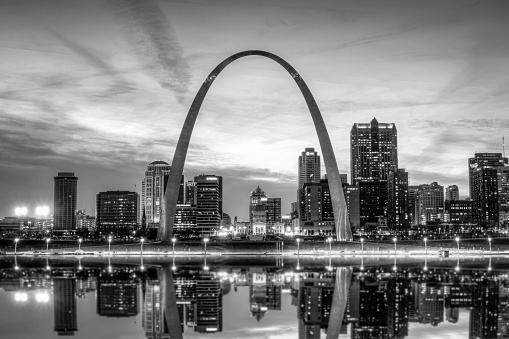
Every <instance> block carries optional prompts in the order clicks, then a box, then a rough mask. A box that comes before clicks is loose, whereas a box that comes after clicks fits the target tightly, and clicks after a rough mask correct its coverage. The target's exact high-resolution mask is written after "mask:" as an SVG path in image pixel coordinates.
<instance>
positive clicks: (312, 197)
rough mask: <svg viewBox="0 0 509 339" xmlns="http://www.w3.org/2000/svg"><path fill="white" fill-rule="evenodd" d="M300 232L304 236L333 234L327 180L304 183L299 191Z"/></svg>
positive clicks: (332, 213)
mask: <svg viewBox="0 0 509 339" xmlns="http://www.w3.org/2000/svg"><path fill="white" fill-rule="evenodd" d="M300 192H301V196H300V199H299V200H300V202H301V213H300V215H301V218H300V224H301V232H302V233H303V234H306V235H318V234H321V235H325V234H331V233H333V232H334V229H335V226H334V212H333V210H332V200H331V196H330V190H329V182H328V180H327V179H321V180H320V181H319V183H306V184H304V186H303V187H302V189H301V190H300Z"/></svg>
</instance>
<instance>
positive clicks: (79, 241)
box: [78, 238, 83, 251]
mask: <svg viewBox="0 0 509 339" xmlns="http://www.w3.org/2000/svg"><path fill="white" fill-rule="evenodd" d="M82 241H83V239H81V238H78V251H80V250H81V242H82Z"/></svg>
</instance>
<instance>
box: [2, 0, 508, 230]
mask: <svg viewBox="0 0 509 339" xmlns="http://www.w3.org/2000/svg"><path fill="white" fill-rule="evenodd" d="M508 12H509V2H507V1H505V0H500V1H497V0H492V1H472V0H456V1H455V0H450V1H442V0H428V1H413V0H388V1H379V0H356V1H338V0H317V1H316V0H313V1H305V0H278V1H274V0H267V1H259V0H215V1H206V0H189V1H187V0H180V1H168V0H161V1H155V0H147V1H136V0H110V1H106V0H105V1H77V0H48V1H44V2H41V1H38V0H3V1H1V2H0V76H1V78H2V80H1V81H0V217H5V216H10V215H13V214H14V208H15V207H17V206H27V207H28V208H29V214H31V215H33V212H34V210H35V207H36V206H38V205H48V206H49V207H50V209H51V210H52V209H53V185H54V181H53V177H54V176H56V175H57V173H58V172H65V171H68V172H74V173H75V174H76V175H77V176H78V177H79V180H78V208H84V209H86V211H87V214H91V215H93V214H94V213H95V212H94V204H95V195H96V194H97V193H99V192H102V191H106V190H132V191H137V192H139V193H140V192H141V181H142V179H143V176H144V171H145V170H146V168H147V165H148V164H149V163H150V162H152V161H155V160H164V161H166V162H168V163H170V164H171V160H172V157H173V152H174V150H175V145H176V141H177V140H178V137H179V133H180V130H181V127H182V125H183V122H184V119H185V117H186V114H187V112H188V110H189V107H190V106H191V103H192V101H193V99H194V96H195V94H196V92H197V91H198V89H199V87H200V85H201V83H202V82H203V81H204V80H205V78H206V76H207V75H208V74H209V73H210V72H211V71H212V69H213V68H214V67H215V66H216V65H217V64H219V63H220V62H221V61H223V60H224V59H226V58H227V57H229V56H230V55H232V54H234V53H237V52H240V51H243V50H250V49H260V50H266V51H268V52H271V53H274V54H276V55H279V56H280V57H282V58H283V59H285V60H286V61H287V62H289V63H290V64H291V65H292V66H293V67H294V68H295V69H296V70H297V71H298V72H299V74H300V75H301V77H302V78H303V79H304V80H305V81H306V83H307V84H308V86H309V88H310V90H311V92H312V93H313V95H314V97H315V99H316V102H317V104H318V107H319V108H320V110H321V112H322V115H323V117H324V120H325V123H326V125H327V128H328V131H329V134H330V137H331V141H332V145H333V148H334V151H335V154H336V158H337V161H338V166H339V170H340V172H341V173H348V175H349V177H350V153H349V133H350V130H351V127H352V125H353V124H354V123H356V122H358V123H367V122H369V121H371V120H372V119H373V117H376V118H377V120H378V121H379V122H389V123H394V124H395V125H396V128H397V130H398V151H399V153H398V155H399V167H400V168H404V169H405V170H407V171H408V172H409V180H410V184H412V185H418V184H422V183H431V182H434V181H436V182H438V183H439V184H441V185H443V186H448V185H453V184H454V185H458V186H459V189H460V196H461V197H466V196H467V195H468V172H467V169H468V167H467V159H468V158H469V157H472V156H473V155H474V153H475V152H502V137H503V136H504V134H505V135H506V136H509V133H508V128H509V118H508V115H507V108H508V107H509V93H508V92H507V88H508V87H509V38H508V35H507V32H509V21H508V20H507V17H506V13H508ZM306 147H315V148H316V149H318V151H319V153H320V154H321V151H320V150H319V144H318V139H317V137H316V132H315V131H314V127H313V124H312V120H311V117H310V114H309V112H308V111H307V107H306V104H305V101H304V99H303V98H302V96H301V94H300V92H299V90H298V87H297V86H296V85H295V83H294V81H293V79H292V78H291V76H290V75H288V74H287V73H286V71H284V69H283V68H282V67H280V66H279V65H277V64H276V63H274V62H273V61H271V60H269V59H264V58H261V57H250V58H243V59H240V60H237V61H235V62H234V63H233V64H231V65H230V66H229V67H227V68H226V69H225V70H224V71H223V72H222V73H221V74H220V75H219V76H218V78H217V79H216V80H215V81H214V84H213V86H212V87H211V89H210V91H209V93H208V94H207V97H206V99H205V101H204V104H203V106H202V108H201V111H200V115H199V117H198V120H197V123H196V126H195V128H194V131H193V136H192V139H191V144H190V148H189V152H188V156H187V161H186V166H185V168H184V174H185V175H186V176H187V177H188V179H189V180H192V178H193V177H194V176H195V175H198V174H202V173H205V174H216V175H222V176H223V177H224V194H223V195H224V211H225V212H227V213H229V214H230V215H231V216H232V218H233V217H234V216H238V217H239V220H246V219H247V218H248V205H249V194H250V192H251V191H253V190H254V189H255V188H256V187H257V186H260V187H261V188H262V189H263V190H264V191H265V193H266V194H267V196H269V197H281V198H282V203H283V206H282V210H283V213H288V212H289V211H290V203H291V202H293V201H295V200H296V191H297V159H298V156H299V155H300V153H301V152H302V151H303V150H304V148H306ZM322 166H323V159H322ZM323 173H324V169H322V174H323Z"/></svg>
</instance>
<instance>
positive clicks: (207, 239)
mask: <svg viewBox="0 0 509 339" xmlns="http://www.w3.org/2000/svg"><path fill="white" fill-rule="evenodd" d="M203 242H204V243H205V255H207V242H209V238H205V239H203Z"/></svg>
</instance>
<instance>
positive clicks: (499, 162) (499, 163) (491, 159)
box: [468, 153, 508, 200]
mask: <svg viewBox="0 0 509 339" xmlns="http://www.w3.org/2000/svg"><path fill="white" fill-rule="evenodd" d="M507 164H508V161H507V158H506V157H503V156H502V153H475V155H474V157H473V158H469V159H468V174H469V176H468V178H469V188H470V198H472V200H474V195H475V193H474V177H473V176H474V172H476V170H479V169H480V168H484V167H495V168H496V167H503V166H507Z"/></svg>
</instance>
